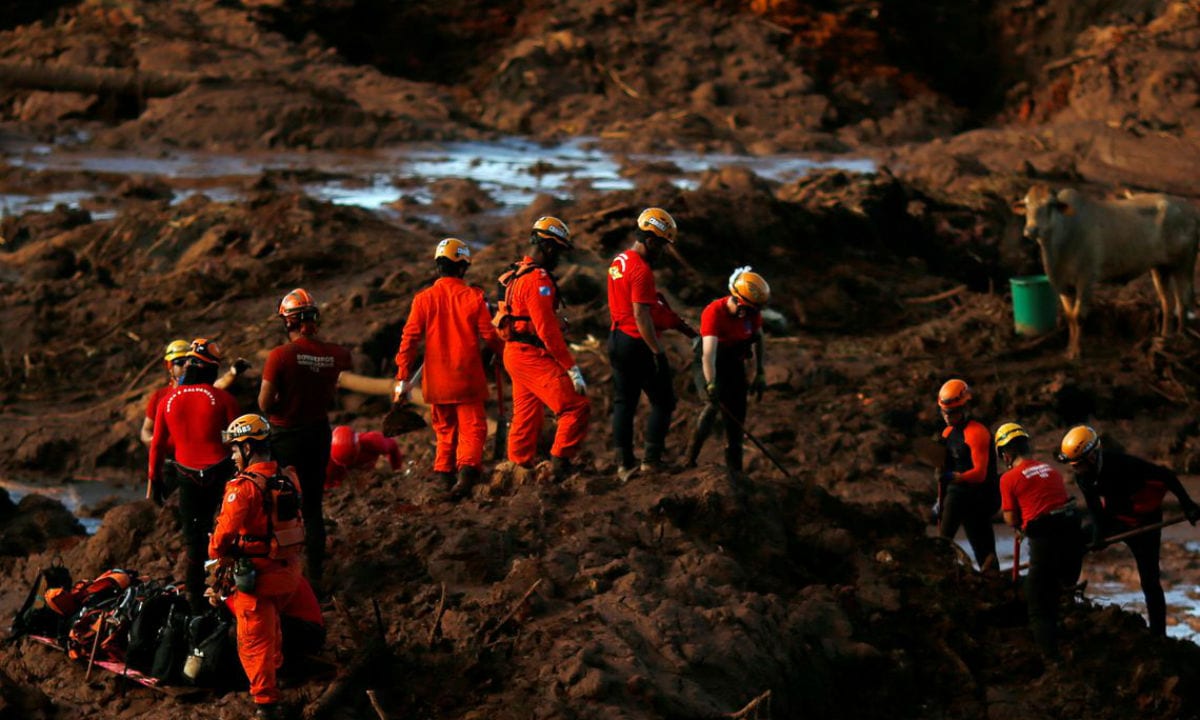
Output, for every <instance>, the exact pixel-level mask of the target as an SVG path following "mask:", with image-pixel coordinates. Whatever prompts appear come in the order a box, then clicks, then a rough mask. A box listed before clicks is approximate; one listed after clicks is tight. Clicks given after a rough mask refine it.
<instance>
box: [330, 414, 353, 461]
mask: <svg viewBox="0 0 1200 720" xmlns="http://www.w3.org/2000/svg"><path fill="white" fill-rule="evenodd" d="M329 459H330V460H333V461H334V462H335V463H337V464H338V465H341V466H342V467H345V468H348V467H350V466H351V465H353V464H354V461H355V460H357V459H358V433H356V432H354V428H352V427H350V426H349V425H338V426H337V427H335V428H334V429H333V442H331V443H330V445H329Z"/></svg>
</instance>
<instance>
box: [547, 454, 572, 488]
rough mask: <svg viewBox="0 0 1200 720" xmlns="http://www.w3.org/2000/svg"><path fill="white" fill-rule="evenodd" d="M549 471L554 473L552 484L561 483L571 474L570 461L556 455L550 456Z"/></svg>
mask: <svg viewBox="0 0 1200 720" xmlns="http://www.w3.org/2000/svg"><path fill="white" fill-rule="evenodd" d="M550 469H551V471H552V472H553V473H554V482H558V483H560V482H562V481H563V480H566V479H567V476H568V475H570V474H571V470H572V468H571V461H570V460H568V459H566V458H565V457H559V456H557V455H551V456H550Z"/></svg>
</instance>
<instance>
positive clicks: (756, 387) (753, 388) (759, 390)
mask: <svg viewBox="0 0 1200 720" xmlns="http://www.w3.org/2000/svg"><path fill="white" fill-rule="evenodd" d="M766 389H767V376H766V375H763V372H762V370H761V369H759V371H758V374H757V375H755V376H754V381H753V382H751V383H750V392H752V393H754V397H755V399H756V400H758V401H759V402H762V396H763V392H765V391H766Z"/></svg>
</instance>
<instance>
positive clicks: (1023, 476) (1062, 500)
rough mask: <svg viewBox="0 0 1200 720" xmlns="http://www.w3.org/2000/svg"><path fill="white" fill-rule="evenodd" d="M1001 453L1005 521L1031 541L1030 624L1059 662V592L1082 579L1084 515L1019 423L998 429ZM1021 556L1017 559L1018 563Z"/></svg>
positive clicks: (1044, 651)
mask: <svg viewBox="0 0 1200 720" xmlns="http://www.w3.org/2000/svg"><path fill="white" fill-rule="evenodd" d="M996 452H997V453H999V455H1000V461H1001V462H1002V463H1004V464H1005V466H1006V467H1008V471H1007V472H1006V473H1004V474H1003V475H1002V476H1000V508H1001V510H1003V512H1004V522H1006V523H1008V524H1009V525H1011V526H1012V527H1014V528H1016V529H1017V531H1018V532H1020V533H1023V534H1024V537H1025V539H1026V540H1027V541H1028V542H1029V575H1028V576H1027V577H1026V579H1025V603H1026V605H1027V606H1028V608H1029V624H1030V626H1032V628H1033V638H1034V640H1035V641H1036V642H1037V644H1038V648H1039V649H1040V650H1041V651H1042V657H1043V658H1044V659H1045V660H1046V661H1047V662H1048V663H1056V662H1058V660H1059V655H1058V643H1057V640H1056V638H1055V634H1056V627H1057V624H1058V599H1059V595H1060V594H1061V593H1062V590H1063V588H1065V587H1071V586H1072V585H1074V584H1075V581H1076V580H1078V579H1079V570H1080V567H1081V566H1082V563H1083V543H1082V541H1081V536H1080V530H1079V513H1078V512H1077V511H1076V509H1075V503H1074V500H1073V499H1072V498H1071V497H1070V496H1068V495H1067V489H1066V486H1065V485H1064V484H1063V478H1062V475H1060V474H1059V472H1058V471H1057V470H1055V469H1054V468H1052V467H1050V466H1049V465H1047V464H1046V463H1044V462H1042V461H1040V460H1035V459H1033V452H1032V449H1031V448H1030V441H1029V433H1027V432H1025V428H1023V427H1021V426H1020V425H1018V424H1017V423H1005V424H1003V425H1001V426H1000V427H999V428H997V429H996ZM1018 560H1019V558H1013V562H1014V563H1016V562H1018Z"/></svg>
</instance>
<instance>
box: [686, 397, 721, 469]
mask: <svg viewBox="0 0 1200 720" xmlns="http://www.w3.org/2000/svg"><path fill="white" fill-rule="evenodd" d="M716 418H717V409H716V408H715V407H714V406H712V405H705V406H704V409H703V410H701V411H700V415H699V416H698V417H697V418H696V427H695V428H693V429H692V437H691V439H690V440H688V446H687V453H686V455H685V456H684V462H685V464H686V466H687V467H690V468H694V467H696V461H697V460H698V459H699V458H700V450H701V449H702V448H703V447H704V443H705V441H706V440H708V436H709V435H710V434H711V433H712V426H713V421H714V420H716Z"/></svg>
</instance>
